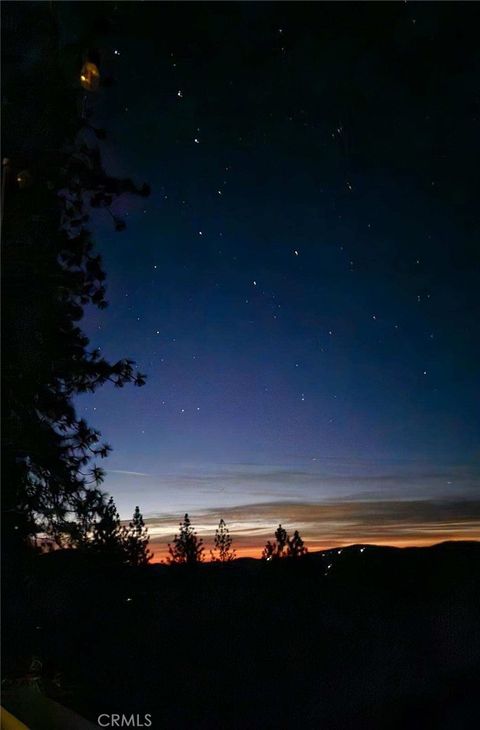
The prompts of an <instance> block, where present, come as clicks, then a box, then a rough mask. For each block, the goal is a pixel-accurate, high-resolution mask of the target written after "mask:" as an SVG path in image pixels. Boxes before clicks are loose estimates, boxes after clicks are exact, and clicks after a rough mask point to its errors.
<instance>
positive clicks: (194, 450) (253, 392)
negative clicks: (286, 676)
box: [59, 3, 480, 557]
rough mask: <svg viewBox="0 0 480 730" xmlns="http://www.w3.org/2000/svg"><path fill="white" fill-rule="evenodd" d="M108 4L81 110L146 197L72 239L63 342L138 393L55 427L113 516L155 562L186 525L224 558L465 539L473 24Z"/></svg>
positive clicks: (471, 433)
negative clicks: (91, 284) (85, 270)
mask: <svg viewBox="0 0 480 730" xmlns="http://www.w3.org/2000/svg"><path fill="white" fill-rule="evenodd" d="M86 5H89V4H87V3H81V4H79V5H78V4H75V3H62V4H59V6H60V7H59V14H60V17H61V18H62V22H63V28H64V30H63V32H64V34H65V39H66V40H67V41H70V40H75V38H76V36H78V35H79V34H80V32H81V30H82V23H84V24H87V23H88V13H87V12H86V10H85V6H86ZM93 5H95V4H93ZM108 5H109V6H110V11H109V15H110V16H111V21H112V24H111V28H110V32H109V33H108V34H104V35H102V36H100V37H99V39H98V47H99V48H100V50H101V54H102V72H103V73H107V74H111V75H112V76H114V78H115V84H114V85H113V86H111V87H110V88H106V89H103V90H102V91H101V92H100V93H99V94H98V95H90V96H89V99H88V103H89V104H91V105H92V108H93V109H94V116H93V119H94V121H95V123H96V124H97V125H98V126H105V127H106V128H107V130H108V132H109V136H108V140H107V141H106V142H105V143H104V144H103V153H104V158H105V162H106V165H107V168H108V170H109V172H111V173H112V174H117V175H120V176H124V177H126V176H133V177H134V179H135V180H136V181H137V182H138V183H142V182H144V181H148V182H149V183H150V184H151V186H152V194H151V196H150V197H149V198H147V199H136V198H133V197H132V198H123V199H122V200H121V201H119V202H118V203H117V205H116V208H115V211H116V212H118V213H119V214H121V215H123V216H124V217H125V220H126V222H127V226H128V227H127V230H126V231H124V232H122V233H115V232H114V231H113V230H112V221H111V219H110V217H109V216H108V214H107V213H102V214H101V215H96V216H95V219H94V223H93V228H94V234H95V240H96V242H97V246H98V249H99V251H100V253H101V254H102V256H103V259H104V264H105V269H106V272H107V276H108V279H107V281H108V299H109V302H110V307H109V308H108V309H107V310H106V311H105V312H96V311H89V312H88V313H87V317H86V320H85V321H84V327H85V329H86V332H87V334H88V335H89V336H90V337H91V341H92V344H93V345H95V346H97V345H98V346H100V347H101V348H102V351H103V352H104V354H105V355H106V356H107V357H109V358H110V359H115V358H120V357H127V356H128V357H132V358H133V359H134V360H136V362H137V364H138V366H139V368H140V369H141V370H142V371H144V372H146V373H147V375H148V381H147V385H146V386H145V388H142V389H140V390H138V389H134V388H125V389H124V390H122V391H117V390H115V389H113V388H107V387H105V388H103V389H102V390H100V391H98V392H97V393H96V394H95V395H93V396H83V397H81V398H80V399H78V400H77V408H78V411H79V413H80V414H81V415H84V416H85V417H86V418H87V420H88V421H89V423H90V424H91V425H92V426H94V427H97V428H99V429H100V430H101V431H102V434H103V436H104V438H105V439H106V440H107V441H108V442H110V443H111V444H112V445H113V447H114V451H113V454H112V456H111V457H109V459H108V461H107V462H105V463H104V464H102V466H105V468H106V469H107V472H108V473H107V478H106V482H105V488H106V489H107V490H108V491H109V492H110V493H112V494H113V496H114V498H115V501H116V503H117V505H118V507H119V510H120V513H121V516H122V517H123V518H128V517H129V516H130V515H131V513H132V511H133V508H134V506H135V505H136V504H139V505H140V508H141V510H142V511H143V513H144V515H145V516H146V517H147V518H148V520H147V522H148V524H149V527H150V531H151V534H152V536H153V538H154V547H155V549H156V552H157V556H158V557H161V555H162V552H163V550H164V548H165V546H166V543H167V541H168V540H170V539H171V537H172V536H173V532H174V530H175V527H176V525H177V523H178V521H179V519H180V518H181V517H182V515H183V513H184V512H186V511H188V512H189V513H190V514H191V515H192V519H193V521H194V523H195V524H196V525H197V526H198V527H199V528H200V529H199V532H200V533H202V534H204V533H205V534H207V533H208V534H211V533H213V531H214V527H215V523H217V522H218V519H219V517H220V516H223V517H224V518H225V520H226V521H227V523H228V524H229V525H230V527H231V530H232V532H233V535H234V538H235V540H236V544H237V548H240V550H239V553H240V554H249V553H250V554H259V552H260V548H261V546H262V545H263V544H264V542H265V539H266V537H267V536H271V535H272V533H273V531H274V529H275V527H276V526H277V525H278V523H279V522H282V524H284V525H285V526H287V527H288V528H292V529H295V528H299V529H300V531H301V533H302V535H303V537H304V538H305V541H306V544H307V546H309V547H310V549H315V548H316V547H320V546H323V545H325V546H331V545H336V544H349V543H353V542H376V543H390V544H397V545H402V544H425V543H430V542H435V541H439V540H443V539H451V538H461V537H470V538H472V537H475V538H479V537H480V500H479V497H478V488H479V486H480V479H479V473H480V469H479V467H480V440H479V436H480V390H479V387H478V383H479V377H478V376H479V367H478V363H479V362H480V347H479V327H478V322H479V314H480V308H479V300H478V292H479V288H480V277H479V255H478V251H479V241H480V235H479V233H480V226H479V218H478V210H479V206H478V198H479V187H480V186H479V179H478V170H479V169H480V168H479V163H480V159H479V157H480V155H479V149H480V143H479V140H480V137H479V132H480V124H479V122H480V87H479V79H480V55H479V52H478V33H479V23H478V16H479V11H478V6H476V4H475V3H471V4H461V3H425V4H417V3H412V4H411V3H372V4H364V3H356V4H354V5H350V4H349V3H335V4H328V3H306V4H303V3H295V4H290V3H262V4H257V3H194V4H189V3H175V4H170V3H134V4H130V3H119V4H118V6H115V4H114V3H109V4H108ZM82 6H83V9H82Z"/></svg>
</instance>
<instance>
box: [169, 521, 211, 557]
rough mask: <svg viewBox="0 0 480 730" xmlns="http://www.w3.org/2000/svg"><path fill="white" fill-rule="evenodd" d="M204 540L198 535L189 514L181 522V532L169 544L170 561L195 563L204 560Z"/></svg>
mask: <svg viewBox="0 0 480 730" xmlns="http://www.w3.org/2000/svg"><path fill="white" fill-rule="evenodd" d="M203 550H204V548H203V540H202V539H201V538H199V537H198V536H197V533H196V531H195V530H194V528H193V526H192V523H191V521H190V518H189V516H188V514H185V517H184V518H183V522H180V532H179V533H178V535H175V537H174V538H173V544H170V543H169V544H168V552H169V554H170V557H169V558H167V560H168V562H169V563H185V564H187V565H194V564H196V563H201V562H202V560H203Z"/></svg>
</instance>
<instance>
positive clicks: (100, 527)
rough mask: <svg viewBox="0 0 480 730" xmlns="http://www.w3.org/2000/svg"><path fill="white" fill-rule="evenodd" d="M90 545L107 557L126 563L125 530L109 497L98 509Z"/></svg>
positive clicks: (111, 498)
mask: <svg viewBox="0 0 480 730" xmlns="http://www.w3.org/2000/svg"><path fill="white" fill-rule="evenodd" d="M91 547H92V549H93V550H95V551H96V552H98V553H100V554H102V555H103V556H105V557H107V558H111V559H114V560H119V561H121V562H124V563H126V562H127V560H128V552H127V530H126V528H125V527H123V525H122V523H121V521H120V515H119V514H118V510H117V508H116V506H115V502H114V501H113V497H110V498H109V500H108V502H107V503H106V504H105V505H104V507H103V509H102V510H101V511H100V519H99V520H98V521H97V522H96V523H95V524H94V526H93V534H92V540H91Z"/></svg>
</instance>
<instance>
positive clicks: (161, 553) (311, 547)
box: [151, 533, 480, 564]
mask: <svg viewBox="0 0 480 730" xmlns="http://www.w3.org/2000/svg"><path fill="white" fill-rule="evenodd" d="M478 539H480V535H477V536H476V537H475V536H472V535H471V534H468V533H467V534H456V535H455V536H453V535H450V534H443V535H436V536H435V537H426V536H424V535H418V536H417V537H404V538H397V539H391V540H388V539H383V540H382V539H379V540H375V541H372V540H365V539H361V538H359V539H358V540H349V541H348V542H347V541H345V540H339V541H333V542H329V543H323V542H317V541H312V542H308V541H307V540H305V544H306V546H307V548H308V551H309V552H310V553H316V552H320V551H322V550H333V549H334V548H345V547H349V546H351V545H376V546H377V547H398V548H407V547H429V546H431V545H438V544H439V543H441V542H446V541H451V542H461V541H464V540H466V541H472V540H478ZM264 545H265V543H262V544H255V545H245V546H243V547H237V548H235V551H236V557H237V558H257V559H260V558H261V556H262V550H263V548H264ZM151 549H152V552H153V559H152V561H151V564H155V563H167V562H168V561H167V558H168V557H169V553H168V547H160V546H159V547H158V549H155V546H154V545H152V546H151ZM203 556H204V560H203V562H205V563H209V562H211V557H210V547H209V546H208V547H206V548H205V550H204V553H203Z"/></svg>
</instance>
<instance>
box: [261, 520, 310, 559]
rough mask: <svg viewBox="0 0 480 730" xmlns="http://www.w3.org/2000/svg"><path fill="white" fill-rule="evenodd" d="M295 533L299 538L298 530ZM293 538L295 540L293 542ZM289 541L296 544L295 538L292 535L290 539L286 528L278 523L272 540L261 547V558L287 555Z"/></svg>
mask: <svg viewBox="0 0 480 730" xmlns="http://www.w3.org/2000/svg"><path fill="white" fill-rule="evenodd" d="M295 535H297V536H298V538H299V539H300V540H301V538H300V535H299V534H298V531H296V532H295ZM293 540H295V542H294V543H293ZM291 542H292V544H294V545H295V546H297V539H296V538H295V537H294V538H292V541H291V540H290V538H289V537H288V534H287V531H286V529H285V528H284V527H282V525H279V526H278V527H277V529H276V530H275V540H274V541H273V542H271V541H270V540H268V542H267V544H266V545H265V547H264V548H263V551H262V558H263V560H278V559H279V558H285V557H286V556H287V555H289V552H288V551H289V546H290V543H291ZM302 545H303V542H302Z"/></svg>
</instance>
